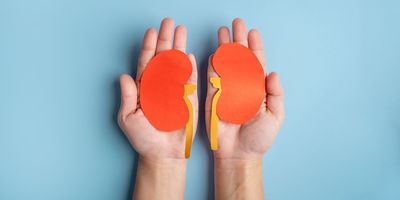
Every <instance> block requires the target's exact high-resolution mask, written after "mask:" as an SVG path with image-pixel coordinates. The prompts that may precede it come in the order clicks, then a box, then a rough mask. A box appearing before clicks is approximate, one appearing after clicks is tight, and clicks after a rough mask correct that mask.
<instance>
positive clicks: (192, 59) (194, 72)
mask: <svg viewBox="0 0 400 200" xmlns="http://www.w3.org/2000/svg"><path fill="white" fill-rule="evenodd" d="M188 57H189V60H190V63H191V64H192V74H191V75H190V77H189V80H188V84H193V85H197V64H196V58H195V57H194V55H193V54H189V55H188Z"/></svg>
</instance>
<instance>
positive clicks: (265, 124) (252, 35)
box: [205, 19, 284, 161]
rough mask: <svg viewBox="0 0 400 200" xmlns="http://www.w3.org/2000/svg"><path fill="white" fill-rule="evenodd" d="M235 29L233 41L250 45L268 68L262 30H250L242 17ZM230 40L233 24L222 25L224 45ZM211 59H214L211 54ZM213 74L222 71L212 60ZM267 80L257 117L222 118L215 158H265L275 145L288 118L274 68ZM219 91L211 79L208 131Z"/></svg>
mask: <svg viewBox="0 0 400 200" xmlns="http://www.w3.org/2000/svg"><path fill="white" fill-rule="evenodd" d="M232 29H233V42H238V43H240V44H242V45H244V46H246V47H249V48H250V49H251V50H252V51H253V53H254V54H255V55H256V56H257V58H258V59H259V61H260V63H261V64H262V65H263V67H264V68H265V56H264V51H263V46H262V40H261V35H260V33H259V32H258V31H257V30H255V29H252V30H250V32H249V33H247V31H246V25H245V23H244V21H243V20H241V19H235V20H234V21H233V22H232ZM228 42H231V39H230V33H229V28H228V27H221V28H220V29H219V30H218V43H219V45H221V44H223V43H228ZM209 60H211V57H210V59H209ZM264 70H265V69H264ZM265 74H266V73H265ZM210 77H218V75H217V74H216V72H215V71H214V69H213V67H212V65H211V62H210V61H209V66H208V81H209V80H210ZM266 82H267V84H266V86H267V88H266V97H265V99H264V102H263V103H262V105H261V107H260V110H259V111H258V113H257V114H256V115H255V116H254V118H252V119H251V120H250V121H248V122H246V123H245V124H242V125H236V124H230V123H227V122H224V121H222V120H220V121H219V122H218V130H217V133H218V150H216V151H215V152H214V156H215V159H217V160H236V161H237V160H261V158H262V156H263V155H264V154H265V153H266V152H267V150H268V149H269V148H270V147H271V145H272V143H273V141H274V139H275V137H276V136H277V134H278V132H279V129H280V127H281V125H282V122H283V119H284V106H283V89H282V87H281V84H280V82H279V80H278V75H277V73H274V72H272V73H270V74H269V75H268V76H266ZM216 91H217V89H215V88H214V87H213V86H212V85H211V84H210V82H209V83H208V92H207V98H206V106H205V107H206V126H207V132H208V133H209V127H210V114H211V102H212V99H213V97H214V94H215V92H216Z"/></svg>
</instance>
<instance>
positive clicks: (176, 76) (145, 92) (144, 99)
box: [139, 50, 192, 131]
mask: <svg viewBox="0 0 400 200" xmlns="http://www.w3.org/2000/svg"><path fill="white" fill-rule="evenodd" d="M191 73H192V65H191V62H190V60H189V58H188V57H187V55H186V54H185V53H183V52H181V51H178V50H167V51H162V52H160V53H158V54H157V55H156V56H155V57H154V58H153V59H151V61H150V62H149V63H148V65H147V66H146V69H145V70H144V72H143V75H142V77H141V80H140V90H139V95H140V97H139V99H140V105H141V107H142V110H143V113H144V114H145V116H146V118H147V119H148V120H149V122H150V123H151V124H152V125H153V126H154V127H155V128H156V129H158V130H161V131H174V130H178V129H181V128H185V125H186V123H187V122H188V119H189V111H188V108H187V105H186V103H185V100H184V98H183V97H184V95H185V83H186V82H187V81H188V79H189V77H190V75H191Z"/></svg>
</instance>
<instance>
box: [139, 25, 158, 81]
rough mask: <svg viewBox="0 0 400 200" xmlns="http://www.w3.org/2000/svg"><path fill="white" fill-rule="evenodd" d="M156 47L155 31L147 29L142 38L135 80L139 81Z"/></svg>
mask: <svg viewBox="0 0 400 200" xmlns="http://www.w3.org/2000/svg"><path fill="white" fill-rule="evenodd" d="M156 45H157V30H156V29H155V28H149V29H147V31H146V33H145V34H144V37H143V44H142V49H141V51H140V56H139V61H138V68H137V73H136V80H140V78H141V77H142V74H143V71H144V68H145V67H146V65H147V63H149V61H150V60H151V58H153V56H154V54H155V53H156Z"/></svg>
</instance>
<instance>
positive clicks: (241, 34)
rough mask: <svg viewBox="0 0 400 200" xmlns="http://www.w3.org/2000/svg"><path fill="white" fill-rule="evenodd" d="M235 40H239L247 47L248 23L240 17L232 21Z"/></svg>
mask: <svg viewBox="0 0 400 200" xmlns="http://www.w3.org/2000/svg"><path fill="white" fill-rule="evenodd" d="M232 35H233V42H238V43H240V44H242V45H244V46H246V47H247V31H246V24H245V23H244V21H243V20H242V19H240V18H236V19H234V20H233V22H232Z"/></svg>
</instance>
